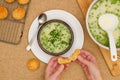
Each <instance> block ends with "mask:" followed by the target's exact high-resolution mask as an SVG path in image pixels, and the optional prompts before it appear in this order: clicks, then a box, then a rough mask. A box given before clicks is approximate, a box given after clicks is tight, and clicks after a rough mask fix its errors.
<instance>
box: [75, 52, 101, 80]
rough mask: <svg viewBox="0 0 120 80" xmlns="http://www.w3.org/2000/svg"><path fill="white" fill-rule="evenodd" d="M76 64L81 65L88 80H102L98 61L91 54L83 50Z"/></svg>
mask: <svg viewBox="0 0 120 80" xmlns="http://www.w3.org/2000/svg"><path fill="white" fill-rule="evenodd" d="M76 62H77V63H78V64H80V65H81V67H82V68H83V70H84V73H85V75H86V76H87V79H88V80H102V77H101V74H100V71H99V69H98V66H97V62H96V59H95V57H94V56H93V55H92V54H91V53H89V52H87V51H85V50H81V54H80V55H79V56H78V59H77V60H76Z"/></svg>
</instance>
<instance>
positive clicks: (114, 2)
mask: <svg viewBox="0 0 120 80" xmlns="http://www.w3.org/2000/svg"><path fill="white" fill-rule="evenodd" d="M118 1H119V2H120V0H112V4H116V3H117V2H118Z"/></svg>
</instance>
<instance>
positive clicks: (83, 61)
mask: <svg viewBox="0 0 120 80" xmlns="http://www.w3.org/2000/svg"><path fill="white" fill-rule="evenodd" d="M78 61H80V62H81V63H83V64H85V65H87V66H89V65H90V62H89V61H88V60H86V59H85V58H83V57H82V56H78Z"/></svg>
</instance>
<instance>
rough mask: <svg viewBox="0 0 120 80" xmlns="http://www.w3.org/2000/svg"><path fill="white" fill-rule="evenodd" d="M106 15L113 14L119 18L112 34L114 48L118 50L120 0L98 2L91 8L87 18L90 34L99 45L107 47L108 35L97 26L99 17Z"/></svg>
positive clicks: (100, 0) (119, 39) (119, 38)
mask: <svg viewBox="0 0 120 80" xmlns="http://www.w3.org/2000/svg"><path fill="white" fill-rule="evenodd" d="M106 13H110V14H114V15H116V16H117V17H118V18H119V24H118V27H117V28H116V29H115V31H114V33H113V34H114V38H115V42H116V47H117V48H120V0H98V2H97V3H96V4H95V5H94V6H93V7H92V9H91V11H90V14H89V17H88V25H89V29H90V32H91V34H92V36H93V37H94V38H95V39H96V40H97V41H98V42H99V43H100V44H102V45H104V46H107V47H109V39H108V35H107V33H106V32H105V31H104V30H102V29H101V28H100V26H99V24H98V19H99V17H100V16H101V15H103V14H106Z"/></svg>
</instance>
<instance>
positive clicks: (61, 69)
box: [54, 65, 64, 77]
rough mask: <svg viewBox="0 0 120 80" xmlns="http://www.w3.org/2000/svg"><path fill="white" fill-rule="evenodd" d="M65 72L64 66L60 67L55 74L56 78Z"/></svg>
mask: <svg viewBox="0 0 120 80" xmlns="http://www.w3.org/2000/svg"><path fill="white" fill-rule="evenodd" d="M63 70H64V65H59V66H58V69H57V70H56V72H55V73H54V77H56V76H59V75H60V74H61V73H62V71H63Z"/></svg>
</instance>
